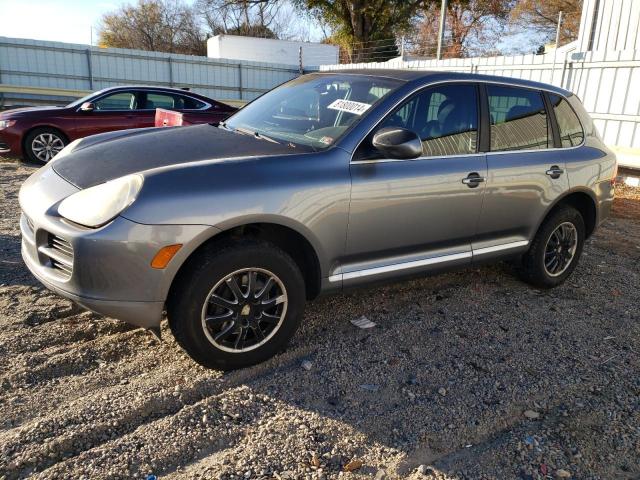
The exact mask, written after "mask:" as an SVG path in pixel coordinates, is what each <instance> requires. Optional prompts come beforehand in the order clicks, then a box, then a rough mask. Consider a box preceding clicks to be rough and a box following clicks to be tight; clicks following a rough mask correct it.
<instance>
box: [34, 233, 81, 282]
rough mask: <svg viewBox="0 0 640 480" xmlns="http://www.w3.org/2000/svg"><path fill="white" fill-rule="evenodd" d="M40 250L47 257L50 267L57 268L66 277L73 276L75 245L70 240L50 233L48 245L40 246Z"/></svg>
mask: <svg viewBox="0 0 640 480" xmlns="http://www.w3.org/2000/svg"><path fill="white" fill-rule="evenodd" d="M38 251H39V252H40V253H41V254H43V255H44V256H45V257H46V259H47V260H48V263H49V267H51V268H52V269H53V270H56V271H57V273H58V274H59V275H61V276H62V277H63V278H64V279H69V278H71V274H72V273H73V246H72V245H71V244H70V243H69V242H68V241H66V240H65V239H64V238H61V237H58V236H57V235H54V234H52V233H49V234H48V237H47V243H46V245H42V246H40V247H38Z"/></svg>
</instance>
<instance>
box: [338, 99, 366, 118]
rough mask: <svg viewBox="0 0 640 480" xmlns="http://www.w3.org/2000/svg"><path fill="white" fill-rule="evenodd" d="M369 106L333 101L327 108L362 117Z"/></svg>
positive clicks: (345, 101)
mask: <svg viewBox="0 0 640 480" xmlns="http://www.w3.org/2000/svg"><path fill="white" fill-rule="evenodd" d="M370 106H371V105H369V104H368V103H361V102H354V101H352V100H335V101H334V102H333V103H331V105H329V106H328V107H327V108H330V109H332V110H340V111H341V112H348V113H354V114H356V115H362V114H363V113H364V112H366V111H367V109H368V108H369V107H370Z"/></svg>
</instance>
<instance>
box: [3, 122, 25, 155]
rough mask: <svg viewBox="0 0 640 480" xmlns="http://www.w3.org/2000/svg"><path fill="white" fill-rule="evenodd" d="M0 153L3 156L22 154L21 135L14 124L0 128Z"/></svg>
mask: <svg viewBox="0 0 640 480" xmlns="http://www.w3.org/2000/svg"><path fill="white" fill-rule="evenodd" d="M0 155H2V156H5V157H20V156H22V144H21V136H20V132H18V131H17V130H16V128H15V126H13V127H7V128H4V129H2V130H0Z"/></svg>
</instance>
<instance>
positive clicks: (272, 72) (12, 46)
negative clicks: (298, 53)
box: [0, 37, 299, 100]
mask: <svg viewBox="0 0 640 480" xmlns="http://www.w3.org/2000/svg"><path fill="white" fill-rule="evenodd" d="M298 75H299V73H298V70H297V69H295V68H293V67H292V66H291V65H280V64H273V63H259V62H247V61H238V60H221V59H208V58H206V57H196V56H190V55H177V54H167V53H157V52H145V51H142V50H127V49H120V48H97V47H89V46H88V45H76V44H70V43H61V42H45V41H39V40H24V39H18V38H7V37H0V84H3V85H13V86H25V87H46V88H58V89H70V90H98V89H101V88H105V87H111V86H114V85H123V84H125V85H126V84H146V85H163V86H175V87H183V86H184V87H190V88H191V89H192V90H194V91H196V92H198V93H201V94H203V95H207V96H209V97H213V98H218V99H236V100H252V99H253V98H255V97H256V96H258V95H260V94H261V93H263V92H265V91H267V90H269V89H271V88H273V87H274V86H276V85H278V84H280V83H282V82H285V81H287V80H289V79H291V78H295V77H296V76H298ZM27 98H28V97H27Z"/></svg>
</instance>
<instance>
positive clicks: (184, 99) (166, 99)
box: [140, 91, 228, 127]
mask: <svg viewBox="0 0 640 480" xmlns="http://www.w3.org/2000/svg"><path fill="white" fill-rule="evenodd" d="M144 96H145V102H144V114H143V115H142V116H141V117H140V122H141V125H140V126H144V127H146V126H153V125H154V122H155V109H156V108H164V109H166V110H174V111H177V112H180V113H182V119H183V124H184V125H190V124H196V123H218V122H220V121H221V120H224V119H225V118H226V117H227V116H228V114H226V113H224V112H216V109H215V108H207V104H206V103H205V102H203V101H201V100H198V99H196V98H193V97H190V96H188V95H181V94H179V93H173V92H157V91H153V92H152V91H148V92H146V93H145V95H144Z"/></svg>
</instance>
